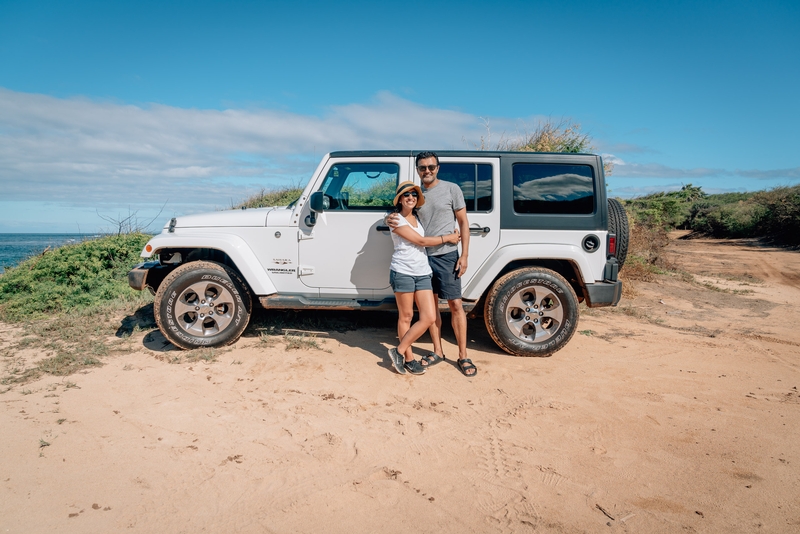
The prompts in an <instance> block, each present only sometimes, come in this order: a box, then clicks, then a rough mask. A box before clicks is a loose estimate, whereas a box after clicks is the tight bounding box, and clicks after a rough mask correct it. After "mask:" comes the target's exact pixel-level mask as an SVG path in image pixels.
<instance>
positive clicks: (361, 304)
mask: <svg viewBox="0 0 800 534" xmlns="http://www.w3.org/2000/svg"><path fill="white" fill-rule="evenodd" d="M258 301H259V302H260V303H261V306H263V307H264V308H266V309H272V310H299V309H305V310H396V309H397V303H396V302H395V300H394V297H387V298H385V299H383V300H368V299H323V298H313V297H305V296H302V295H269V296H266V297H259V298H258ZM462 303H463V306H464V311H466V312H467V313H469V312H470V311H472V309H473V308H474V307H475V304H476V302H464V301H462ZM449 310H450V307H449V306H448V305H447V301H446V300H442V299H439V311H449Z"/></svg>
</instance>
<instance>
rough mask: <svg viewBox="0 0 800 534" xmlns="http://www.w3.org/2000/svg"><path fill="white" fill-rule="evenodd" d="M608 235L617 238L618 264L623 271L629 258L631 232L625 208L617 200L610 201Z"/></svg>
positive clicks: (610, 199) (611, 199)
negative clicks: (626, 259)
mask: <svg viewBox="0 0 800 534" xmlns="http://www.w3.org/2000/svg"><path fill="white" fill-rule="evenodd" d="M608 233H610V234H614V235H616V236H617V263H619V268H620V270H622V266H623V265H625V258H627V257H628V239H629V237H630V235H629V234H630V230H629V228H628V215H627V214H626V213H625V206H623V205H622V203H621V202H620V201H619V200H617V199H616V198H609V199H608Z"/></svg>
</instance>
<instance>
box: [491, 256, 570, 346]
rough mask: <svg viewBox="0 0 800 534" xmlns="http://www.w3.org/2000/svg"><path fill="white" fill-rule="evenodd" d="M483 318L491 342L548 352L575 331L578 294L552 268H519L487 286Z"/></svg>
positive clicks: (562, 342) (566, 340)
mask: <svg viewBox="0 0 800 534" xmlns="http://www.w3.org/2000/svg"><path fill="white" fill-rule="evenodd" d="M484 320H485V322H486V329H487V330H488V331H489V335H490V336H492V339H493V340H494V342H495V343H497V345H498V346H499V347H500V348H501V349H503V350H504V351H506V352H508V353H509V354H513V355H515V356H549V355H551V354H552V353H554V352H556V351H557V350H559V349H560V348H561V347H563V346H564V345H566V344H567V342H568V341H569V340H570V338H572V335H573V334H574V333H575V329H576V328H577V326H578V297H577V296H576V295H575V291H574V290H573V289H572V286H570V284H569V283H568V282H567V281H566V280H565V279H564V278H563V277H562V276H561V275H559V274H558V273H557V272H555V271H551V270H550V269H543V268H538V267H529V268H525V269H519V270H517V271H512V272H510V273H508V274H506V275H504V276H502V277H501V278H499V279H498V280H497V281H496V282H495V283H494V285H493V286H492V288H491V289H490V290H489V295H488V297H487V299H486V307H485V309H484Z"/></svg>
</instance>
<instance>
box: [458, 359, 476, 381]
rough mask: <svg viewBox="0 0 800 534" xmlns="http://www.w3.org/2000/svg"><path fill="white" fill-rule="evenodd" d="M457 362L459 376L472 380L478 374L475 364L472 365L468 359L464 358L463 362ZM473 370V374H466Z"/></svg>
mask: <svg viewBox="0 0 800 534" xmlns="http://www.w3.org/2000/svg"><path fill="white" fill-rule="evenodd" d="M457 362H458V368H459V369H461V374H463V375H464V376H467V377H469V378H472V377H473V376H475V375H477V374H478V368H477V367H475V364H473V363H472V360H470V359H469V358H464V359H463V360H457ZM473 369H475V372H474V373H471V374H468V373H467V371H471V370H473Z"/></svg>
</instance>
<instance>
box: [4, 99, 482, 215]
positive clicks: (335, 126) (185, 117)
mask: <svg viewBox="0 0 800 534" xmlns="http://www.w3.org/2000/svg"><path fill="white" fill-rule="evenodd" d="M482 128H483V126H482V124H481V122H480V120H479V119H478V118H477V117H474V116H472V115H468V114H465V113H460V112H455V111H449V110H440V109H432V108H427V107H425V106H421V105H418V104H415V103H413V102H409V101H407V100H403V99H401V98H398V97H396V96H393V95H391V94H388V93H381V94H378V95H377V96H376V98H375V99H374V101H372V102H370V103H367V104H352V105H348V106H339V107H333V108H330V109H329V110H328V111H327V113H326V114H325V115H324V116H321V117H317V116H310V115H300V114H293V113H287V112H282V111H273V110H266V109H255V110H242V109H229V110H224V111H218V110H198V109H181V108H174V107H169V106H163V105H151V106H148V107H137V106H131V105H125V104H119V103H114V102H98V101H92V100H88V99H83V98H71V99H59V98H54V97H51V96H46V95H38V94H28V93H19V92H14V91H9V90H6V89H2V88H0V187H1V188H2V190H3V195H4V198H5V200H12V201H15V200H16V201H31V200H42V201H47V200H53V201H61V202H64V201H66V202H68V203H70V204H74V205H98V204H106V203H111V204H117V205H120V204H126V203H151V204H161V203H163V202H164V200H166V199H169V200H170V201H171V203H176V202H178V203H184V204H195V205H202V206H204V207H206V208H207V207H208V206H219V207H222V206H225V205H228V203H229V200H230V199H231V198H235V199H240V198H242V197H243V196H245V195H247V194H249V193H252V192H253V191H255V190H258V189H259V188H260V187H263V186H267V187H269V186H270V184H272V185H278V184H281V183H286V182H288V181H295V182H296V181H298V180H302V179H304V178H305V177H307V175H308V174H309V173H310V172H311V171H312V170H313V169H314V166H315V164H316V160H317V159H318V158H319V157H320V156H321V155H322V154H323V153H324V152H327V151H329V150H346V149H379V148H409V149H411V148H426V147H433V148H454V149H459V148H466V146H465V144H464V141H463V140H462V139H463V138H464V137H465V136H467V137H468V138H469V137H470V135H471V134H474V137H475V138H476V139H477V138H478V137H479V136H480V134H481V133H482Z"/></svg>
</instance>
